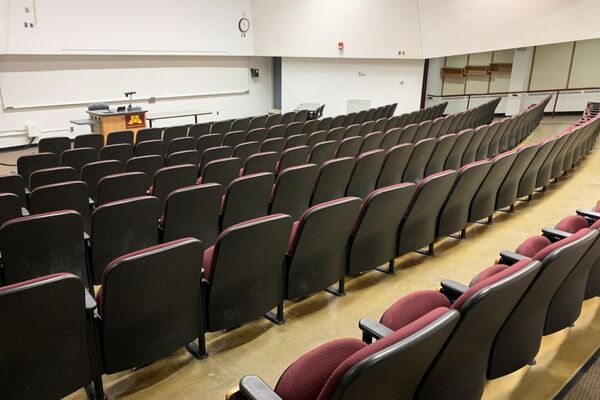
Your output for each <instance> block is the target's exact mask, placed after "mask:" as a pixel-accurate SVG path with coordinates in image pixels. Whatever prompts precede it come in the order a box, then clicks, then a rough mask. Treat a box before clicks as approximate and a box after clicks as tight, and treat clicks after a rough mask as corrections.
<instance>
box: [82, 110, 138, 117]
mask: <svg viewBox="0 0 600 400" xmlns="http://www.w3.org/2000/svg"><path fill="white" fill-rule="evenodd" d="M86 112H87V113H88V114H90V115H96V116H98V117H110V116H112V115H129V114H140V113H146V112H147V111H146V110H137V111H133V110H131V111H127V110H125V111H109V110H95V111H90V110H87V111H86Z"/></svg>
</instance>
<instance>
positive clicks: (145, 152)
mask: <svg viewBox="0 0 600 400" xmlns="http://www.w3.org/2000/svg"><path fill="white" fill-rule="evenodd" d="M167 151H168V143H167V142H165V141H164V140H144V141H143V142H138V143H137V144H136V145H135V151H134V152H135V156H136V157H143V156H161V157H165V155H166V154H167Z"/></svg>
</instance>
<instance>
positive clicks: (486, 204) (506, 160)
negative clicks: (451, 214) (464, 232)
mask: <svg viewBox="0 0 600 400" xmlns="http://www.w3.org/2000/svg"><path fill="white" fill-rule="evenodd" d="M516 158H517V153H516V152H514V151H509V152H506V153H502V154H498V155H497V156H496V157H494V158H492V159H491V160H490V161H492V167H491V168H490V171H489V172H488V174H487V175H486V177H485V179H484V180H483V182H482V183H481V186H479V189H477V192H476V193H475V196H474V197H473V201H472V202H471V209H470V211H469V222H475V221H479V220H480V219H482V218H491V217H492V215H493V214H494V211H496V197H497V196H498V189H499V188H500V185H501V184H502V181H504V178H505V177H506V174H507V173H508V171H509V170H510V167H511V166H512V165H513V163H514V162H515V159H516Z"/></svg>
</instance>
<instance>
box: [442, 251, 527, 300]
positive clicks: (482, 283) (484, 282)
mask: <svg viewBox="0 0 600 400" xmlns="http://www.w3.org/2000/svg"><path fill="white" fill-rule="evenodd" d="M530 262H531V259H530V258H525V259H523V260H521V261H518V262H516V263H514V264H513V265H511V266H510V267H508V268H504V269H501V270H500V271H497V272H496V273H494V274H492V275H490V276H488V277H487V278H485V279H481V280H478V282H477V283H476V284H475V285H473V286H471V287H470V288H469V289H468V290H467V291H466V292H464V293H463V294H462V295H461V296H460V297H459V298H458V299H456V301H455V302H454V303H453V304H452V308H454V309H455V310H460V308H461V307H462V306H463V305H464V304H465V302H466V301H467V300H469V299H470V298H471V296H473V295H474V294H475V293H477V292H479V291H480V290H481V289H483V288H485V287H487V286H490V285H492V284H494V283H496V282H498V281H500V280H502V279H504V278H506V277H508V276H510V275H512V274H514V273H516V272H517V271H519V270H520V269H521V268H523V267H525V266H526V265H529V263H530Z"/></svg>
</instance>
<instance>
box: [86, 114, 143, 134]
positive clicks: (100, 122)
mask: <svg viewBox="0 0 600 400" xmlns="http://www.w3.org/2000/svg"><path fill="white" fill-rule="evenodd" d="M87 113H88V114H89V116H90V120H91V121H93V122H94V123H92V124H91V128H92V132H93V133H101V134H102V135H103V136H104V139H105V140H106V135H108V134H109V133H111V132H116V131H133V133H134V135H135V134H136V133H137V131H138V130H139V129H142V128H145V127H146V110H138V111H108V110H96V111H88V112H87Z"/></svg>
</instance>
